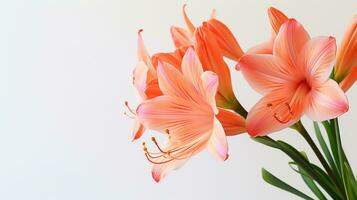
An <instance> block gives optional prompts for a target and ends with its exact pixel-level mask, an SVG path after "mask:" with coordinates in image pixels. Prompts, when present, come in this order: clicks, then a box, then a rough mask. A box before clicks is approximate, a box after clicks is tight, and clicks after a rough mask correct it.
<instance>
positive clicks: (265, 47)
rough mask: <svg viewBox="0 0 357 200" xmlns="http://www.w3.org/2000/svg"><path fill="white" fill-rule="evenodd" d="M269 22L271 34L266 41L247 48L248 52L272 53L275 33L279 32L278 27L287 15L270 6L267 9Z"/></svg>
mask: <svg viewBox="0 0 357 200" xmlns="http://www.w3.org/2000/svg"><path fill="white" fill-rule="evenodd" d="M268 16H269V22H270V25H271V27H272V34H271V37H270V39H269V40H268V41H266V42H263V43H262V44H259V45H257V46H255V47H252V48H250V49H249V50H248V53H250V54H273V44H274V40H275V37H276V35H277V34H278V32H279V29H280V27H281V25H282V24H284V23H285V22H286V21H287V20H288V17H287V16H286V15H285V14H284V13H283V12H281V11H280V10H278V9H276V8H274V7H270V8H269V9H268Z"/></svg>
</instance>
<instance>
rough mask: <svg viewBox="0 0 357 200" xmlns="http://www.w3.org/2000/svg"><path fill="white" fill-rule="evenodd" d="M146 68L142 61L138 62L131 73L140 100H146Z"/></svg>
mask: <svg viewBox="0 0 357 200" xmlns="http://www.w3.org/2000/svg"><path fill="white" fill-rule="evenodd" d="M147 73H148V67H147V66H146V64H145V63H144V62H143V61H140V62H139V63H138V64H137V65H136V67H135V69H134V72H133V83H134V86H135V88H136V90H137V91H138V93H139V95H140V97H141V98H142V99H146V94H145V90H146V88H147V84H146V81H147Z"/></svg>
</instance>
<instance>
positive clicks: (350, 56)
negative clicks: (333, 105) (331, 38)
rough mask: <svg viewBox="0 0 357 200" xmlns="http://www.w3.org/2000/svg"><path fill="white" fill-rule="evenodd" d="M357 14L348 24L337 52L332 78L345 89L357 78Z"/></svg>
mask: <svg viewBox="0 0 357 200" xmlns="http://www.w3.org/2000/svg"><path fill="white" fill-rule="evenodd" d="M356 74H357V15H356V16H354V18H353V20H352V22H351V23H350V25H349V26H348V28H347V30H346V32H345V35H344V37H343V39H342V42H341V45H340V48H339V49H338V52H337V59H336V64H335V68H334V79H335V80H336V81H337V82H341V81H342V82H341V84H340V85H341V87H342V89H344V91H347V89H348V88H349V87H351V86H352V84H353V83H354V82H355V81H356V79H357V75H356Z"/></svg>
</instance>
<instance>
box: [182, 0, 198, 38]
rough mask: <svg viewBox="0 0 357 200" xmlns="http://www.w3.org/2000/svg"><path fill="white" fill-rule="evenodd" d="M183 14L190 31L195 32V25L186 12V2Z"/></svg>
mask: <svg viewBox="0 0 357 200" xmlns="http://www.w3.org/2000/svg"><path fill="white" fill-rule="evenodd" d="M182 14H183V18H184V20H185V23H186V26H187V28H188V30H189V31H190V33H191V34H193V32H194V31H195V29H196V28H195V26H194V25H193V24H192V22H191V20H190V18H188V16H187V14H186V4H184V5H183V7H182Z"/></svg>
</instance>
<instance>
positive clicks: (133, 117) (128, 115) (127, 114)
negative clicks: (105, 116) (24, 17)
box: [124, 112, 135, 119]
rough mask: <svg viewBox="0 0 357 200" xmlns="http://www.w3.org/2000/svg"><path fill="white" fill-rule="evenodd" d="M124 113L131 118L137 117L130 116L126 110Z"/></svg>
mask: <svg viewBox="0 0 357 200" xmlns="http://www.w3.org/2000/svg"><path fill="white" fill-rule="evenodd" d="M124 115H125V116H127V117H129V118H130V119H135V117H134V116H130V115H128V113H127V112H124Z"/></svg>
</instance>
